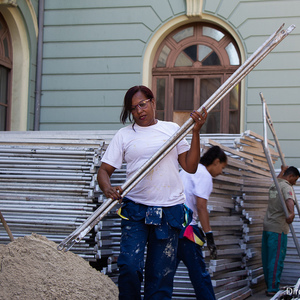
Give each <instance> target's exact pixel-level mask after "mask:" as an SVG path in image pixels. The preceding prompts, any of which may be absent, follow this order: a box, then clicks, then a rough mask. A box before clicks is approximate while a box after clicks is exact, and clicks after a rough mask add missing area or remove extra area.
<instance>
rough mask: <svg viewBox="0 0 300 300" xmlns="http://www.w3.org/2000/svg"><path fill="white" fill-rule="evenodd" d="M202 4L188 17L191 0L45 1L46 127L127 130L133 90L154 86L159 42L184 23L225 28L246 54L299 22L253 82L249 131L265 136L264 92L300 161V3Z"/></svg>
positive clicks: (247, 85) (292, 157)
mask: <svg viewBox="0 0 300 300" xmlns="http://www.w3.org/2000/svg"><path fill="white" fill-rule="evenodd" d="M199 3H200V4H202V11H201V12H196V14H195V16H193V17H187V16H186V1H185V0H172V1H168V0H145V1H140V0H135V1H133V0H132V1H126V2H125V1H123V0H114V1H109V0H102V1H97V0H89V1H80V0H65V1H60V0H45V22H44V44H43V47H44V48H43V75H42V101H41V123H40V129H41V130H106V129H118V128H120V127H121V124H120V122H119V115H120V111H121V106H122V102H123V97H124V94H125V92H126V90H127V89H128V88H129V87H131V86H133V85H136V84H142V83H143V84H146V85H148V86H149V87H151V63H152V60H153V56H154V54H155V51H156V49H157V47H158V45H159V43H160V42H161V40H162V39H163V38H164V37H165V36H166V35H167V34H168V33H170V32H171V31H172V30H174V29H175V28H177V27H179V26H181V25H183V24H186V23H188V22H194V21H207V22H212V23H216V24H218V25H220V26H223V27H224V28H226V29H227V30H228V31H229V32H230V33H231V34H232V35H233V36H234V38H236V39H237V42H238V45H239V47H240V51H241V52H242V57H243V58H244V59H246V58H247V57H249V55H251V54H252V53H253V51H255V50H256V49H257V48H258V47H259V46H260V45H261V44H262V43H263V42H264V41H265V40H266V39H267V38H268V37H269V36H270V35H271V34H272V33H273V32H274V31H275V30H276V29H277V28H279V27H280V26H281V25H282V24H283V23H286V25H285V27H284V28H285V29H286V28H287V27H288V26H290V25H291V24H295V25H296V29H295V30H294V31H293V32H292V33H291V34H290V35H289V36H288V37H287V38H286V39H285V40H284V41H283V42H282V43H281V44H280V45H279V46H277V47H276V48H275V49H274V50H273V51H272V53H270V54H269V55H268V56H267V57H266V58H265V59H264V60H263V61H262V62H261V63H260V64H259V65H258V66H257V67H256V68H255V70H253V71H252V72H251V73H250V74H249V75H248V76H247V78H246V79H245V81H244V85H243V90H242V101H243V103H242V128H241V130H242V131H243V130H247V129H250V130H252V131H254V132H256V133H259V134H262V108H261V102H260V97H259V92H262V93H263V94H264V97H265V99H266V101H267V104H268V107H269V111H270V113H271V117H272V120H273V122H274V126H275V129H276V132H277V134H278V137H279V139H280V144H281V147H282V150H283V152H284V153H285V155H286V157H287V163H288V164H290V165H292V164H293V165H295V166H300V155H299V154H298V151H297V149H298V148H299V146H300V140H299V137H298V134H297V132H299V131H298V130H297V129H300V128H299V127H300V123H299V117H298V116H299V111H300V107H299V102H300V101H299V100H298V97H297V96H298V95H299V86H300V85H299V78H300V76H299V75H300V74H299V64H300V59H299V56H300V40H299V29H300V14H299V11H300V1H298V0H295V1H289V0H277V1H269V0H268V1H237V0H231V1H228V0H209V1H203V2H202V1H199ZM200 7H201V5H200ZM297 14H298V15H297Z"/></svg>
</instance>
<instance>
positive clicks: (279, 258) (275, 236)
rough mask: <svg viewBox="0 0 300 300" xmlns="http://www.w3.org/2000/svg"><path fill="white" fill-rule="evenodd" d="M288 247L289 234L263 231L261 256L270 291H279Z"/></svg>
mask: <svg viewBox="0 0 300 300" xmlns="http://www.w3.org/2000/svg"><path fill="white" fill-rule="evenodd" d="M286 249H287V235H286V234H284V233H281V234H279V233H276V232H271V231H263V236H262V246H261V258H262V264H263V270H264V276H265V282H266V285H267V291H268V292H278V291H279V284H280V278H281V273H282V270H283V263H284V259H285V255H286Z"/></svg>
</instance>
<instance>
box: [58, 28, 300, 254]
mask: <svg viewBox="0 0 300 300" xmlns="http://www.w3.org/2000/svg"><path fill="white" fill-rule="evenodd" d="M283 26H284V24H283V25H282V26H281V27H280V28H279V29H278V30H277V31H276V32H275V33H274V34H272V35H271V36H270V37H269V38H268V39H267V40H266V41H265V43H264V44H263V45H262V46H261V47H259V48H258V49H257V50H256V51H255V52H254V53H253V54H252V55H251V56H250V57H249V58H248V59H247V60H246V62H245V63H244V64H243V65H241V66H240V67H239V68H238V70H237V71H236V72H234V73H233V74H232V75H231V76H230V77H229V78H228V79H227V80H226V81H225V82H224V84H222V86H221V87H220V88H219V89H218V90H217V91H216V92H215V93H214V94H213V95H212V96H211V97H210V98H209V99H208V100H207V101H206V102H205V103H204V105H202V106H201V107H200V108H199V109H198V112H201V111H202V109H203V107H205V108H206V110H207V111H208V112H209V111H210V110H211V109H212V108H213V107H214V106H215V105H216V104H217V103H218V102H220V101H221V100H222V98H223V97H224V96H225V95H226V94H227V93H228V92H229V91H230V90H231V89H232V88H233V87H234V86H235V85H236V84H238V83H239V82H240V81H241V80H242V79H243V78H244V77H245V76H246V75H247V74H248V73H249V72H251V70H252V69H253V68H254V67H255V66H256V65H257V64H258V63H259V62H260V61H261V60H262V59H263V58H264V57H266V56H267V54H268V53H269V52H270V51H272V50H273V49H274V48H275V47H276V46H277V45H278V44H279V43H280V42H281V41H282V40H283V39H284V38H285V37H286V36H287V35H288V34H289V33H290V32H291V31H292V30H294V28H295V26H294V25H292V26H290V27H289V28H288V29H287V30H286V31H284V30H282V28H283ZM193 126H194V120H193V119H192V118H189V119H188V120H187V121H186V122H185V123H184V124H183V125H182V126H181V127H180V128H179V130H178V131H177V132H176V133H175V134H174V135H173V136H171V137H170V138H169V139H168V140H167V141H166V142H165V144H164V145H163V146H162V147H161V148H160V149H159V151H157V152H156V153H155V154H154V155H153V156H152V157H151V158H150V159H149V160H148V161H147V162H146V163H145V164H144V165H143V166H142V167H141V168H140V169H139V170H138V171H137V172H136V173H135V174H134V175H133V176H132V177H131V178H130V179H129V180H128V181H126V182H125V183H124V184H123V185H122V189H123V193H122V197H124V196H125V195H126V194H127V193H128V192H129V190H131V189H132V188H133V187H134V186H135V185H136V184H137V183H138V182H139V181H140V180H141V179H142V178H144V177H145V176H146V175H147V174H148V173H149V172H150V170H151V169H152V168H153V167H154V166H156V165H157V164H158V163H159V162H160V161H161V160H162V159H163V158H164V157H165V156H166V155H167V154H168V153H169V152H170V151H171V150H172V149H173V148H174V147H175V146H176V145H177V144H178V143H179V142H180V140H182V139H183V138H184V137H185V136H186V135H187V134H188V133H189V132H190V131H191V130H192V129H193ZM107 202H109V203H108V204H107V205H105V206H103V210H104V211H105V212H106V211H107V209H108V208H112V207H114V206H115V205H116V204H117V203H118V201H113V200H112V199H109V200H108V201H107ZM101 207H102V206H100V207H99V209H100V208H101ZM101 212H102V211H101V210H98V209H97V210H96V211H95V213H94V214H93V215H94V216H91V217H90V220H89V219H88V220H86V222H85V223H84V224H82V226H80V228H78V229H77V230H75V232H74V233H72V234H71V235H70V236H69V237H67V238H66V239H65V240H63V241H62V242H61V244H60V245H59V246H58V250H63V249H64V250H65V251H67V250H69V249H70V248H71V247H72V246H73V245H74V243H75V242H79V241H80V238H83V237H84V235H85V234H86V233H87V232H89V230H91V228H92V225H91V224H93V225H95V224H97V223H98V222H99V221H100V220H101V219H102V218H103V217H104V216H105V214H103V213H101ZM97 215H98V216H97Z"/></svg>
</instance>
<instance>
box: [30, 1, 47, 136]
mask: <svg viewBox="0 0 300 300" xmlns="http://www.w3.org/2000/svg"><path fill="white" fill-rule="evenodd" d="M44 6H45V0H39V16H38V18H39V23H38V24H39V25H38V28H39V31H38V44H37V63H36V88H35V107H34V128H33V129H34V130H39V129H40V113H41V95H42V91H41V89H42V65H43V64H42V59H43V27H44Z"/></svg>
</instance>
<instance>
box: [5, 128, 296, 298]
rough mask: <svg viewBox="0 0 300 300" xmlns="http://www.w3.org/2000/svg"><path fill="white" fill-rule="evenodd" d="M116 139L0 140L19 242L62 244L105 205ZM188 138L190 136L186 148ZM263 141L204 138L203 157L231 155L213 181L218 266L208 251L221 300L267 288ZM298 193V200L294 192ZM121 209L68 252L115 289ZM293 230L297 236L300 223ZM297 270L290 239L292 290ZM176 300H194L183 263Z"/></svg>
mask: <svg viewBox="0 0 300 300" xmlns="http://www.w3.org/2000/svg"><path fill="white" fill-rule="evenodd" d="M114 133H115V132H113V131H111V132H107V131H106V132H102V131H101V132H85V131H81V132H30V133H29V132H23V133H13V132H12V133H1V134H0V138H1V142H0V211H1V212H2V213H3V215H4V217H5V219H6V221H7V223H8V225H9V227H10V229H11V230H12V232H13V235H14V237H19V236H24V235H28V234H31V233H32V232H35V233H38V234H42V235H44V236H46V237H47V238H49V239H50V240H53V241H55V242H57V243H59V242H61V241H62V240H63V239H64V238H65V237H66V236H68V235H69V234H70V233H72V232H73V231H74V230H75V229H76V228H77V227H78V226H79V225H81V224H82V222H83V221H84V220H85V219H87V217H88V216H89V215H90V214H91V213H92V212H93V211H94V210H95V209H96V208H97V207H98V206H99V205H100V204H101V203H102V202H103V201H105V200H106V199H105V197H104V195H103V194H102V192H101V191H100V189H99V186H98V184H97V179H96V173H97V169H98V167H99V165H100V158H101V155H102V153H103V152H102V151H104V150H105V148H106V147H107V145H108V144H109V141H110V140H111V138H112V136H113V134H114ZM190 138H191V137H190V136H189V135H188V136H187V139H188V140H189V141H190ZM261 140H262V137H260V136H258V135H256V134H255V133H253V132H250V131H247V132H245V133H243V134H241V135H240V134H238V135H201V147H202V151H205V150H206V149H207V148H208V147H211V146H212V145H216V144H217V145H219V146H220V147H221V148H222V149H223V150H224V151H225V152H226V154H227V155H228V165H227V167H226V168H225V169H224V174H222V175H220V176H218V177H217V178H215V179H214V188H213V192H212V194H211V197H210V200H209V203H208V209H209V212H210V220H211V226H212V228H213V231H214V237H215V242H216V245H217V248H218V259H217V260H210V259H209V252H208V251H207V249H206V248H205V246H204V248H203V250H204V251H203V254H204V256H205V259H206V264H207V267H208V270H209V272H210V274H211V277H212V283H213V286H214V290H215V293H216V296H217V299H219V300H220V299H222V300H224V299H233V298H236V299H246V298H247V297H248V296H249V295H250V294H251V293H253V292H256V291H259V290H261V289H263V288H265V287H264V281H263V272H262V266H261V257H260V248H261V246H260V244H261V234H262V220H263V216H264V213H265V211H266V208H267V202H268V188H269V186H270V184H271V174H270V172H269V167H268V164H267V162H266V159H265V157H264V154H263V150H262V146H261ZM270 146H273V143H271V142H270ZM272 155H273V159H274V161H275V160H276V159H277V158H278V154H277V153H276V152H275V151H272ZM111 180H112V184H113V185H122V184H123V183H124V182H125V180H126V164H124V165H123V166H122V168H121V169H120V170H116V171H115V172H114V174H113V175H112V178H111ZM295 190H296V193H297V187H296V189H295ZM299 192H300V191H299ZM298 198H299V196H298ZM117 208H118V207H115V208H114V209H112V210H111V211H110V212H109V213H108V214H107V216H106V217H105V218H104V219H102V221H100V222H99V223H98V224H97V225H96V226H95V227H94V229H93V230H92V231H91V232H90V233H89V234H88V235H87V236H86V237H85V238H84V239H83V240H82V241H81V242H80V243H79V244H75V246H74V247H72V248H71V251H73V252H75V253H77V254H79V255H81V256H83V257H84V258H85V259H87V260H89V261H91V262H92V263H95V264H96V263H97V265H98V268H100V269H101V270H102V272H104V273H106V274H108V275H109V276H110V277H111V278H112V279H113V280H114V281H115V282H117V276H118V268H117V264H116V261H117V257H118V255H119V245H120V235H121V230H120V224H121V221H120V218H119V217H118V216H117V215H116V210H117ZM294 223H296V224H295V225H294V227H295V229H296V232H298V234H299V236H300V233H299V231H300V230H299V229H300V228H299V227H300V226H299V221H298V223H297V218H296V221H295V222H294ZM2 229H3V226H2V224H0V243H8V242H9V237H8V236H7V234H6V233H5V230H4V229H3V230H2ZM295 265H296V267H295ZM299 266H300V262H299V258H297V253H296V250H295V247H294V245H293V240H292V238H291V237H289V243H288V253H287V257H286V264H285V269H284V273H283V276H282V282H285V281H286V282H287V284H288V285H290V284H293V283H294V282H297V280H298V277H297V276H298V274H297V270H298V269H299ZM173 299H174V300H176V299H195V296H194V290H193V287H192V285H191V283H190V280H189V276H188V273H187V270H186V267H185V266H184V265H183V264H182V263H181V264H180V265H179V267H178V270H177V272H176V275H175V279H174V296H173Z"/></svg>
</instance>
